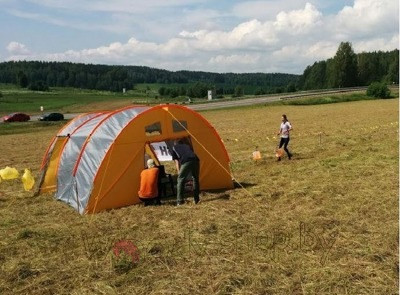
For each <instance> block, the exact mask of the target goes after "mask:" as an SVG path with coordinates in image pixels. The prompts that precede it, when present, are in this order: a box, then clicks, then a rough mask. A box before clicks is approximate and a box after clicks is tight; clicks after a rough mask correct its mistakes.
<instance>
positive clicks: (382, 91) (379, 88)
mask: <svg viewBox="0 0 400 295" xmlns="http://www.w3.org/2000/svg"><path fill="white" fill-rule="evenodd" d="M367 95H368V96H372V97H376V98H389V97H390V89H389V88H388V87H387V85H386V84H385V83H380V82H374V83H371V85H369V86H368V89H367Z"/></svg>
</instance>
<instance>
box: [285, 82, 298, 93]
mask: <svg viewBox="0 0 400 295" xmlns="http://www.w3.org/2000/svg"><path fill="white" fill-rule="evenodd" d="M286 92H296V85H294V83H293V82H290V83H289V85H288V86H287V87H286Z"/></svg>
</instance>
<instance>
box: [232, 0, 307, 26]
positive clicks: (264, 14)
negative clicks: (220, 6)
mask: <svg viewBox="0 0 400 295" xmlns="http://www.w3.org/2000/svg"><path fill="white" fill-rule="evenodd" d="M306 3H307V1H306V0H297V1H288V0H261V1H244V2H239V3H237V4H236V5H234V6H233V8H232V13H233V14H234V15H235V16H237V17H240V18H244V19H249V18H250V19H252V18H255V19H258V20H261V21H266V20H273V19H275V17H276V15H277V14H278V13H279V12H281V11H290V10H294V9H301V8H303V7H304V5H305V4H306Z"/></svg>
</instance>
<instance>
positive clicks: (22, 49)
mask: <svg viewBox="0 0 400 295" xmlns="http://www.w3.org/2000/svg"><path fill="white" fill-rule="evenodd" d="M6 49H7V51H8V52H9V53H10V54H11V55H29V54H30V51H29V49H28V48H27V47H26V46H25V44H22V43H18V42H15V41H12V42H10V43H9V44H8V45H7V47H6Z"/></svg>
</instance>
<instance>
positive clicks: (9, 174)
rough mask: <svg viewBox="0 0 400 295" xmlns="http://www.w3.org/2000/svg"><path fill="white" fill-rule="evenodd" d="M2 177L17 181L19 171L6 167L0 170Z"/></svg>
mask: <svg viewBox="0 0 400 295" xmlns="http://www.w3.org/2000/svg"><path fill="white" fill-rule="evenodd" d="M0 177H1V178H3V179H4V180H11V179H16V178H18V177H19V173H18V170H17V169H15V168H11V167H8V166H7V167H6V168H4V169H1V170H0Z"/></svg>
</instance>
